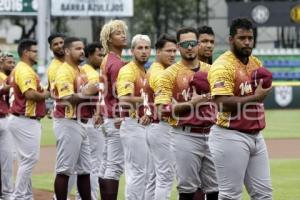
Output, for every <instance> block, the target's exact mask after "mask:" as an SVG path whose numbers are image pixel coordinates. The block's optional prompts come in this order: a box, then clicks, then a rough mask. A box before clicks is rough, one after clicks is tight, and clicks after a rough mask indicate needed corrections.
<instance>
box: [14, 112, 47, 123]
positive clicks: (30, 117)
mask: <svg viewBox="0 0 300 200" xmlns="http://www.w3.org/2000/svg"><path fill="white" fill-rule="evenodd" d="M11 114H12V115H14V116H17V117H24V118H28V119H34V120H38V121H40V120H41V118H40V117H32V116H25V115H21V114H19V113H11Z"/></svg>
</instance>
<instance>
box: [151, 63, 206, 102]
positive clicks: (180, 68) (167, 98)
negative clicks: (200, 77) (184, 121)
mask: <svg viewBox="0 0 300 200" xmlns="http://www.w3.org/2000/svg"><path fill="white" fill-rule="evenodd" d="M199 66H200V68H199V71H203V72H208V71H209V69H210V64H207V63H204V62H202V61H199ZM194 73H195V72H194V71H192V70H191V69H190V68H188V67H186V66H184V65H183V64H182V63H181V62H177V63H175V64H173V65H171V66H170V67H168V68H167V69H166V70H165V71H164V72H163V73H162V75H161V76H160V78H159V81H158V83H157V86H158V88H160V92H159V93H158V94H156V98H155V104H163V105H166V104H169V103H171V102H172V97H174V96H173V93H176V92H177V94H176V97H175V99H178V98H180V96H183V97H184V99H186V97H185V95H186V92H187V91H181V92H183V93H182V94H179V93H180V91H173V90H174V89H175V90H176V88H175V86H176V85H177V86H178V88H177V89H179V90H184V89H186V86H187V85H188V84H189V82H190V81H191V79H192V77H193V75H194ZM178 92H179V93H178Z"/></svg>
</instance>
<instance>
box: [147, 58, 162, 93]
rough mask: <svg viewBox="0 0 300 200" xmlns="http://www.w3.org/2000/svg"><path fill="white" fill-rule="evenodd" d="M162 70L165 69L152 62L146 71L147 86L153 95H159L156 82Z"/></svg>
mask: <svg viewBox="0 0 300 200" xmlns="http://www.w3.org/2000/svg"><path fill="white" fill-rule="evenodd" d="M164 70H165V67H164V66H163V65H162V64H160V63H159V62H154V63H152V65H151V66H150V69H149V70H148V71H147V77H148V81H149V85H150V87H151V89H152V90H153V91H154V93H159V87H158V81H159V78H160V76H161V75H162V73H163V72H164Z"/></svg>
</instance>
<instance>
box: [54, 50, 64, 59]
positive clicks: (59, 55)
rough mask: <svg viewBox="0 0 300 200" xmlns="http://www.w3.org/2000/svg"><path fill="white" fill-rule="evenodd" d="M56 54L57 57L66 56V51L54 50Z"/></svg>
mask: <svg viewBox="0 0 300 200" xmlns="http://www.w3.org/2000/svg"><path fill="white" fill-rule="evenodd" d="M53 54H54V56H55V57H57V58H63V57H64V56H65V52H64V51H62V52H53Z"/></svg>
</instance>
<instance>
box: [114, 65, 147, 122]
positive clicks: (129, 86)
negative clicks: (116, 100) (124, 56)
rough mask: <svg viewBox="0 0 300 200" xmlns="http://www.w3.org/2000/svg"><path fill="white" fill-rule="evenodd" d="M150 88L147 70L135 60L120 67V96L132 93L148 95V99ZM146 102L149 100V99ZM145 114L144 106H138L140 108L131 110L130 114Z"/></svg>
mask: <svg viewBox="0 0 300 200" xmlns="http://www.w3.org/2000/svg"><path fill="white" fill-rule="evenodd" d="M149 90H150V86H149V83H148V81H147V78H146V71H145V70H143V69H141V68H139V67H138V66H137V65H136V64H135V63H134V62H130V63H128V64H127V65H125V66H124V67H122V68H121V69H120V71H119V74H118V78H117V93H118V97H121V96H126V95H130V94H131V95H134V96H138V97H141V96H143V97H145V96H147V99H148V93H149V92H150V91H149ZM144 103H149V102H148V100H147V102H144ZM135 111H137V112H138V113H136V112H135ZM143 114H144V111H143V107H140V108H138V110H131V111H129V116H131V117H135V116H139V117H141V116H143Z"/></svg>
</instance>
